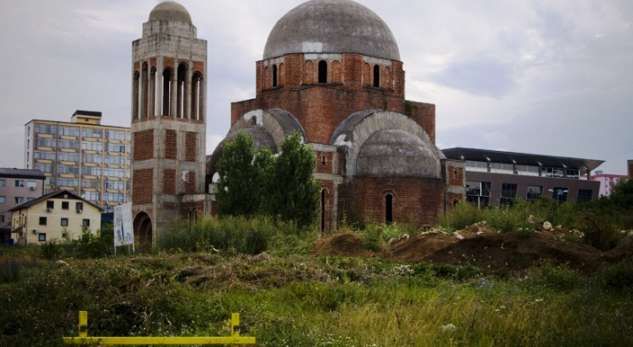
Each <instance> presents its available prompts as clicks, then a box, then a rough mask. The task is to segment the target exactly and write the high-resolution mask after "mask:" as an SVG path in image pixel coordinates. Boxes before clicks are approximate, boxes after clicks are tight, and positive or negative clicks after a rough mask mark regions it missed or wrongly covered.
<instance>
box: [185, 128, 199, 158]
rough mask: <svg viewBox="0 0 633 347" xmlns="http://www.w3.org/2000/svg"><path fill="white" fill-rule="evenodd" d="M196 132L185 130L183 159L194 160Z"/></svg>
mask: <svg viewBox="0 0 633 347" xmlns="http://www.w3.org/2000/svg"><path fill="white" fill-rule="evenodd" d="M197 138H198V134H196V133H194V132H187V133H186V135H185V160H186V161H196V152H197V151H196V148H197V142H198V141H197Z"/></svg>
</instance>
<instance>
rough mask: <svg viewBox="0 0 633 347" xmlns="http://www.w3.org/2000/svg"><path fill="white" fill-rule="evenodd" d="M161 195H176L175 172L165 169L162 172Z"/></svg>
mask: <svg viewBox="0 0 633 347" xmlns="http://www.w3.org/2000/svg"><path fill="white" fill-rule="evenodd" d="M163 193H164V194H171V195H173V194H176V170H174V169H165V170H164V171H163Z"/></svg>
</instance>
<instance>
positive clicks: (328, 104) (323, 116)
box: [231, 54, 435, 144]
mask: <svg viewBox="0 0 633 347" xmlns="http://www.w3.org/2000/svg"><path fill="white" fill-rule="evenodd" d="M284 59H285V60H284V63H283V66H282V70H283V72H282V73H283V74H284V77H283V81H282V82H281V83H283V88H280V87H277V88H272V77H271V76H272V65H271V64H269V65H268V66H266V65H265V63H264V62H263V61H259V62H258V63H257V86H258V87H257V88H258V89H257V98H256V99H251V100H245V101H243V102H238V103H233V104H232V105H231V124H234V123H235V122H237V121H238V120H239V118H240V117H241V116H242V115H243V114H244V113H246V112H248V111H250V110H254V109H271V108H281V109H284V110H286V111H288V112H290V113H292V114H293V115H294V116H295V117H297V120H298V121H299V122H300V123H301V124H302V126H303V127H304V129H305V131H306V135H307V140H308V141H309V142H315V143H324V144H329V143H330V142H331V141H330V139H331V136H332V133H333V132H334V130H335V129H336V127H337V126H338V125H339V124H340V123H341V122H342V121H343V120H345V119H346V118H347V117H348V116H349V115H351V114H352V113H354V112H358V111H362V110H366V109H372V108H373V109H383V110H387V111H392V112H398V113H402V114H406V115H408V116H409V117H411V119H413V120H414V121H416V122H417V123H418V124H419V125H420V126H421V127H422V128H424V129H425V130H426V132H427V133H428V134H429V136H430V138H431V140H432V141H435V106H434V105H432V104H424V103H414V102H405V100H404V71H402V64H401V63H400V62H397V61H393V62H392V64H391V67H387V66H380V69H381V86H382V87H383V88H374V87H373V86H372V82H373V78H372V72H371V70H372V68H373V65H372V64H367V63H365V62H364V61H363V57H362V56H360V55H357V54H344V55H343V59H342V61H341V62H339V63H334V61H331V62H330V63H329V68H328V76H329V78H330V83H327V84H317V83H316V82H317V74H318V71H317V70H318V61H317V60H308V61H304V59H303V55H302V54H289V55H286V56H285V57H284Z"/></svg>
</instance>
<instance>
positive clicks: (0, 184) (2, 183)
mask: <svg viewBox="0 0 633 347" xmlns="http://www.w3.org/2000/svg"><path fill="white" fill-rule="evenodd" d="M6 186H7V180H5V179H4V178H0V188H4V187H6Z"/></svg>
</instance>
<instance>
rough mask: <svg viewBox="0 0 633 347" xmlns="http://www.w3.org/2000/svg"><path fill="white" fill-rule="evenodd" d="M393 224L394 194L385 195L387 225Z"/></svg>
mask: <svg viewBox="0 0 633 347" xmlns="http://www.w3.org/2000/svg"><path fill="white" fill-rule="evenodd" d="M392 223H393V194H391V193H387V194H386V195H385V224H392Z"/></svg>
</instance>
